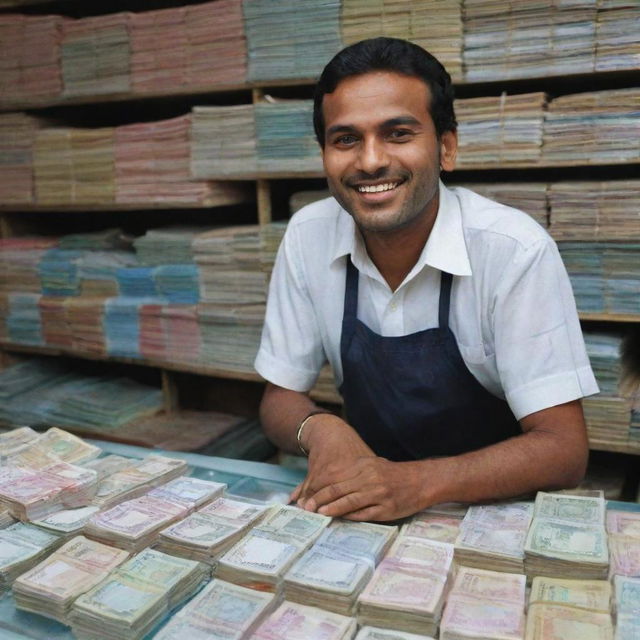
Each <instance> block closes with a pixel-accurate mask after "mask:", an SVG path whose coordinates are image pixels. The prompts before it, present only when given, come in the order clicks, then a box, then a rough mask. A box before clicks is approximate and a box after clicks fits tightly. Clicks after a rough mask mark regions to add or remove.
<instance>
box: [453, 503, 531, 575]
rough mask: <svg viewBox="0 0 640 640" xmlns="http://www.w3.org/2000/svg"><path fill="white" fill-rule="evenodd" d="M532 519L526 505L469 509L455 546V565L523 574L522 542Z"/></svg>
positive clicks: (511, 504) (506, 504)
mask: <svg viewBox="0 0 640 640" xmlns="http://www.w3.org/2000/svg"><path fill="white" fill-rule="evenodd" d="M532 515H533V504H532V503H530V502H505V503H499V504H492V505H480V506H471V507H469V510H468V511H467V514H466V515H465V517H464V519H463V521H462V523H461V525H460V532H459V533H458V537H457V539H456V542H455V558H456V562H457V563H459V564H462V565H466V566H469V567H477V568H479V569H488V570H491V571H505V572H507V573H524V542H525V538H526V537H527V530H528V529H529V524H530V522H531V518H532Z"/></svg>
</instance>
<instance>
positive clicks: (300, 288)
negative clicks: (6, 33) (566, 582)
mask: <svg viewBox="0 0 640 640" xmlns="http://www.w3.org/2000/svg"><path fill="white" fill-rule="evenodd" d="M314 126H315V130H316V135H317V138H318V142H319V144H320V147H321V149H322V157H323V163H324V168H325V173H326V176H327V181H328V184H329V188H330V190H331V193H332V195H333V197H332V198H328V199H326V200H323V201H321V202H318V203H314V204H312V205H309V206H308V207H305V208H304V209H302V210H301V211H299V212H298V213H297V214H295V215H294V216H293V218H292V220H291V222H290V224H289V226H288V229H287V232H286V234H285V237H284V240H283V242H282V245H281V247H280V250H279V253H278V258H277V260H276V265H275V269H274V272H273V276H272V281H271V287H270V291H269V301H268V305H267V316H266V322H265V328H264V332H263V337H262V344H261V347H260V351H259V353H258V356H257V358H256V365H255V366H256V369H257V371H258V372H259V373H260V374H261V375H262V376H263V377H264V378H265V379H266V380H267V381H268V383H267V387H266V390H265V394H264V397H263V400H262V404H261V419H262V423H263V426H264V428H265V430H266V432H267V434H268V435H269V437H270V438H271V439H272V440H273V441H274V442H275V443H276V444H277V445H278V446H279V447H281V448H282V449H284V450H289V451H302V452H304V453H306V454H308V456H309V470H308V473H307V477H306V478H305V480H304V482H303V483H302V484H301V485H300V486H299V487H298V488H297V489H296V491H295V492H294V493H293V495H292V499H293V500H295V501H297V502H298V504H299V505H300V506H302V507H304V508H305V509H308V510H311V511H319V512H320V513H323V514H327V515H330V516H343V517H345V518H350V519H354V520H392V519H396V518H399V517H402V516H406V515H409V514H412V513H415V512H416V511H419V510H420V509H423V508H425V507H428V506H430V505H432V504H435V503H439V502H448V501H463V502H476V501H481V500H488V499H498V498H507V497H511V496H516V495H520V494H523V493H526V492H529V491H533V490H537V489H548V488H560V487H568V486H572V485H575V484H576V483H577V482H579V480H580V479H581V478H582V476H583V474H584V469H585V465H586V461H587V453H588V447H587V438H586V433H585V426H584V418H583V414H582V408H581V404H580V398H582V397H583V396H585V395H590V394H592V393H596V392H597V390H598V389H597V385H596V383H595V379H594V377H593V374H592V372H591V369H590V366H589V361H588V358H587V356H586V352H585V348H584V342H583V339H582V334H581V332H580V326H579V322H578V318H577V313H576V308H575V303H574V300H573V296H572V292H571V286H570V283H569V281H568V277H567V274H566V271H565V270H564V267H563V265H562V262H561V260H560V257H559V255H558V251H557V249H556V247H555V244H554V243H553V241H552V240H551V238H550V237H549V236H548V234H547V233H546V232H545V231H544V230H543V229H542V228H541V227H539V226H538V225H537V224H536V223H535V222H534V221H533V220H532V219H530V218H529V217H528V216H527V215H526V214H524V213H522V212H520V211H517V210H515V209H512V208H509V207H505V206H503V205H500V204H497V203H495V202H492V201H490V200H487V199H486V198H483V197H481V196H479V195H477V194H474V193H473V192H471V191H469V190H466V189H462V188H457V189H447V188H446V187H445V186H444V185H443V184H442V183H441V182H440V173H441V172H442V171H452V170H453V169H454V167H455V160H456V152H457V135H456V120H455V114H454V109H453V90H452V87H451V80H450V77H449V75H448V74H447V72H446V71H445V69H444V68H443V67H442V65H441V64H440V63H439V62H438V61H437V60H436V59H435V58H434V57H433V56H431V55H430V54H429V53H427V52H426V51H424V50H423V49H421V48H420V47H418V46H416V45H413V44H411V43H409V42H406V41H403V40H397V39H392V38H376V39H372V40H365V41H362V42H360V43H357V44H355V45H352V46H350V47H347V48H346V49H344V50H343V51H341V52H340V53H339V54H337V55H336V56H335V57H334V58H333V60H331V62H330V63H329V64H328V65H327V67H326V68H325V70H324V72H323V73H322V76H321V78H320V81H319V83H318V85H317V88H316V94H315V107H314ZM327 360H328V361H329V362H330V363H331V365H332V367H333V370H334V372H335V375H336V382H337V384H338V386H339V389H340V392H341V394H342V396H343V398H344V402H345V419H342V418H340V417H338V416H335V415H332V414H330V413H326V412H323V411H322V410H321V409H320V408H319V407H317V406H316V405H315V404H314V403H313V401H312V400H311V399H310V398H309V396H308V391H309V389H311V387H312V386H313V384H314V383H315V380H316V378H317V376H318V373H319V371H320V368H321V367H322V365H323V364H324V363H325V362H326V361H327Z"/></svg>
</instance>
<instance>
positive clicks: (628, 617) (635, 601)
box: [613, 576, 640, 640]
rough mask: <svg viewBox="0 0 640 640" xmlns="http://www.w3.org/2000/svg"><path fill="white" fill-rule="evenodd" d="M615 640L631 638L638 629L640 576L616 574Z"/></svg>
mask: <svg viewBox="0 0 640 640" xmlns="http://www.w3.org/2000/svg"><path fill="white" fill-rule="evenodd" d="M613 584H614V586H615V594H616V595H615V598H616V613H617V620H616V634H617V635H616V640H633V639H634V638H637V637H638V632H639V631H640V578H626V577H624V576H616V577H615V578H614V580H613Z"/></svg>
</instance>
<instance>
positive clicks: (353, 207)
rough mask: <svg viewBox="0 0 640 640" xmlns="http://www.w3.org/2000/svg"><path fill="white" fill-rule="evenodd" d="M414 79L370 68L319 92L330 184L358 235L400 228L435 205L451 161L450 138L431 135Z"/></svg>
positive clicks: (423, 92)
mask: <svg viewBox="0 0 640 640" xmlns="http://www.w3.org/2000/svg"><path fill="white" fill-rule="evenodd" d="M430 102H431V95H430V91H429V88H428V87H427V85H426V84H425V83H424V82H423V81H422V80H421V79H420V78H415V77H411V76H404V75H401V74H398V73H394V72H387V71H376V72H371V73H366V74H363V75H359V76H352V77H349V78H346V79H344V80H342V81H341V82H340V83H339V84H338V86H337V88H336V90H335V91H334V92H333V93H328V94H326V95H325V96H324V100H323V103H322V110H323V115H324V122H325V146H324V149H323V163H324V169H325V173H326V175H327V181H328V183H329V189H330V190H331V193H332V194H333V196H334V197H335V198H336V200H337V201H338V202H339V203H340V204H341V205H342V207H343V208H344V209H345V210H346V211H348V212H349V213H350V214H351V215H352V216H353V218H354V220H355V222H356V224H357V225H358V227H359V228H360V229H361V230H362V231H363V232H364V233H366V232H373V233H381V232H382V233H384V232H389V231H394V230H396V229H401V228H404V227H407V226H409V225H411V223H412V222H416V221H417V219H419V218H421V217H422V216H431V215H435V213H436V212H437V208H438V178H439V175H440V167H441V166H442V168H443V169H446V170H448V171H450V170H452V169H453V167H454V164H455V153H456V148H457V141H456V135H455V133H452V132H446V133H444V134H443V135H442V136H441V138H440V139H438V137H437V136H436V131H435V126H434V124H433V120H432V119H431V115H430V113H429V105H430Z"/></svg>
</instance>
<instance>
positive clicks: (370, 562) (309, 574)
mask: <svg viewBox="0 0 640 640" xmlns="http://www.w3.org/2000/svg"><path fill="white" fill-rule="evenodd" d="M397 533H398V528H397V527H392V526H386V525H380V524H371V523H364V522H360V523H355V522H334V523H332V524H331V525H330V526H329V527H328V528H327V529H326V530H325V531H324V532H323V533H322V535H321V536H320V538H319V539H318V540H317V542H316V543H315V544H314V545H313V546H312V547H311V549H309V550H308V551H307V552H305V553H304V555H303V556H302V557H301V558H300V559H299V560H298V561H297V562H296V563H295V564H294V565H293V566H292V567H291V569H289V571H287V573H286V575H285V577H284V597H285V598H286V599H287V600H289V601H291V602H300V603H303V604H307V605H310V606H314V607H320V608H321V609H324V610H325V611H333V612H334V613H340V614H342V615H344V616H352V615H354V614H355V609H356V602H357V598H358V596H359V595H360V593H361V591H362V590H363V589H364V587H365V585H366V584H367V582H369V580H370V578H371V576H372V574H373V570H374V569H375V567H376V565H377V564H378V563H379V562H380V560H381V559H382V557H383V556H384V554H385V553H386V551H387V549H388V548H389V546H390V545H391V543H392V542H393V540H394V538H395V537H396V535H397Z"/></svg>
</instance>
